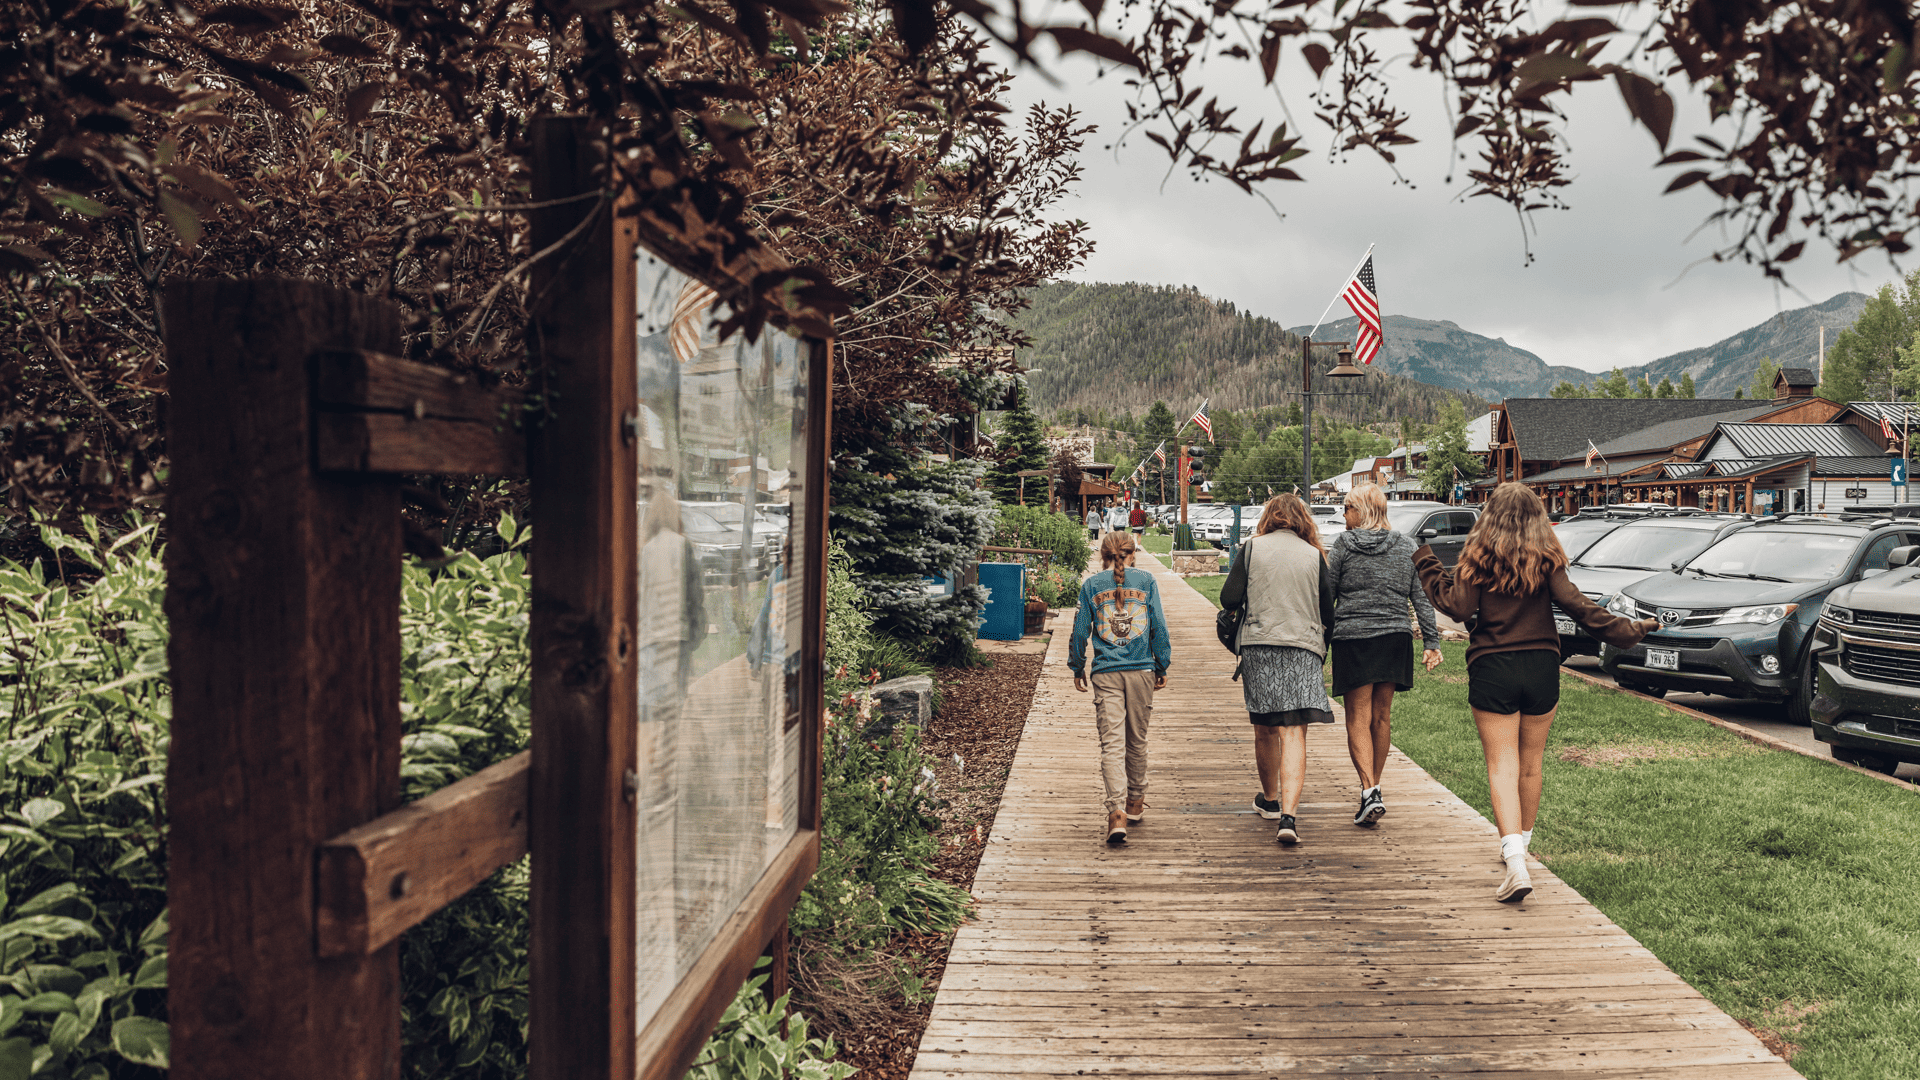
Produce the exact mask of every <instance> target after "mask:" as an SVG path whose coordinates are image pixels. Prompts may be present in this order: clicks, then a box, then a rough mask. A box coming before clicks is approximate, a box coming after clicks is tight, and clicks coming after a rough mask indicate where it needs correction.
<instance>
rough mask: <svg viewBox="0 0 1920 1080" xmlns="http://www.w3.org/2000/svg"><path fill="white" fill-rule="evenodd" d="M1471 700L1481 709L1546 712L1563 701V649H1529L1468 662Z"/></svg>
mask: <svg viewBox="0 0 1920 1080" xmlns="http://www.w3.org/2000/svg"><path fill="white" fill-rule="evenodd" d="M1467 704H1468V705H1469V706H1471V707H1473V708H1475V709H1479V710H1480V711H1481V712H1490V713H1501V714H1503V715H1504V714H1507V713H1525V714H1527V715H1528V716H1543V715H1545V714H1547V713H1550V712H1552V711H1553V709H1554V706H1556V705H1558V704H1560V651H1559V650H1558V649H1528V650H1526V651H1525V652H1503V653H1493V654H1491V655H1488V656H1482V657H1479V658H1478V659H1476V660H1474V662H1473V663H1471V664H1468V665H1467Z"/></svg>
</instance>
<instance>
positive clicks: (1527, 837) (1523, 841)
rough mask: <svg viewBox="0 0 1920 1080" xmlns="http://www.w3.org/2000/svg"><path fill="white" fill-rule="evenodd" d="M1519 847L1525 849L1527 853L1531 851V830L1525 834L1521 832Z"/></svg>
mask: <svg viewBox="0 0 1920 1080" xmlns="http://www.w3.org/2000/svg"><path fill="white" fill-rule="evenodd" d="M1520 846H1521V847H1523V848H1525V849H1526V850H1528V851H1532V850H1533V830H1532V829H1528V830H1527V831H1526V832H1523V833H1521V834H1520Z"/></svg>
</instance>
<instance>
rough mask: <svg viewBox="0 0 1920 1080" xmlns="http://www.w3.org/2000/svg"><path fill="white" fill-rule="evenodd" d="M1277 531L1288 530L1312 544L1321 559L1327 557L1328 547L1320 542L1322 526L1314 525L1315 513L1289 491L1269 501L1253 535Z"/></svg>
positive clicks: (1263, 534) (1261, 512)
mask: <svg viewBox="0 0 1920 1080" xmlns="http://www.w3.org/2000/svg"><path fill="white" fill-rule="evenodd" d="M1275 529H1285V530H1287V531H1288V532H1290V533H1292V534H1293V535H1295V536H1297V537H1299V538H1300V539H1302V540H1305V541H1306V542H1307V543H1309V544H1312V545H1313V547H1314V550H1316V551H1318V552H1319V553H1320V557H1321V558H1323V559H1324V558H1326V557H1327V548H1326V545H1325V544H1322V543H1321V542H1320V526H1318V525H1315V524H1314V523H1313V511H1311V510H1308V509H1307V504H1306V503H1304V502H1301V501H1300V496H1298V495H1295V494H1294V493H1292V492H1290V491H1289V492H1287V493H1286V494H1284V495H1275V496H1274V497H1273V498H1271V499H1268V500H1267V505H1266V506H1265V507H1264V508H1262V509H1261V511H1260V524H1259V525H1257V526H1255V527H1254V530H1253V534H1254V535H1255V536H1265V535H1267V534H1268V533H1270V532H1272V531H1274V530H1275Z"/></svg>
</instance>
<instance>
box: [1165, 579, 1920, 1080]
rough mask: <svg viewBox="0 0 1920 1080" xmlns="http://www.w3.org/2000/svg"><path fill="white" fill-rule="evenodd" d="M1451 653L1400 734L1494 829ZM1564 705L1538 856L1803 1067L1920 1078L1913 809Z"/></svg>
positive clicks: (1663, 725) (1694, 736) (1653, 715)
mask: <svg viewBox="0 0 1920 1080" xmlns="http://www.w3.org/2000/svg"><path fill="white" fill-rule="evenodd" d="M1211 580H1223V579H1206V578H1195V579H1192V583H1193V584H1195V585H1199V584H1200V583H1201V582H1207V581H1211ZM1201 591H1202V594H1203V595H1207V596H1209V597H1210V598H1212V599H1214V602H1215V603H1218V602H1219V601H1218V591H1217V586H1216V587H1215V589H1214V590H1213V591H1211V592H1209V591H1207V590H1205V589H1202V590H1201ZM1444 651H1445V653H1446V657H1447V662H1446V663H1445V664H1443V665H1442V666H1441V667H1440V669H1439V670H1438V671H1437V672H1434V673H1433V674H1431V675H1429V674H1427V673H1426V672H1424V671H1422V672H1418V673H1417V676H1416V688H1415V690H1414V692H1413V693H1410V694H1406V695H1402V696H1401V697H1399V698H1397V699H1396V700H1395V702H1394V725H1393V735H1394V739H1393V741H1394V743H1395V745H1397V746H1399V747H1400V749H1401V750H1402V751H1404V752H1405V753H1406V754H1407V756H1408V757H1410V758H1412V759H1413V760H1414V761H1416V762H1418V763H1419V764H1420V766H1421V767H1422V768H1424V769H1425V770H1427V772H1428V773H1429V774H1431V775H1432V776H1433V777H1434V779H1436V780H1438V781H1440V782H1441V783H1443V784H1445V785H1446V786H1447V787H1448V788H1449V789H1451V790H1452V791H1453V792H1454V793H1455V794H1456V795H1459V796H1460V797H1461V798H1462V799H1465V800H1466V801H1467V802H1469V803H1471V804H1472V805H1473V806H1474V808H1475V809H1477V810H1479V811H1480V812H1481V813H1482V814H1485V815H1486V816H1487V817H1488V818H1489V819H1491V817H1492V816H1493V813H1492V809H1491V807H1490V806H1489V805H1488V802H1487V792H1486V786H1487V785H1486V765H1485V762H1484V760H1483V759H1482V757H1481V755H1480V743H1479V739H1478V738H1477V737H1476V735H1475V734H1474V728H1473V720H1472V717H1471V716H1470V715H1469V713H1468V711H1467V702H1466V697H1467V686H1466V681H1467V680H1466V669H1465V663H1464V654H1465V651H1466V648H1465V645H1464V644H1462V643H1458V642H1448V643H1446V646H1445V648H1444ZM1561 694H1562V697H1561V706H1560V714H1559V718H1558V719H1557V720H1556V721H1555V723H1554V727H1553V734H1552V736H1551V737H1550V740H1549V744H1548V748H1547V761H1546V785H1547V789H1546V799H1545V803H1544V805H1543V806H1542V808H1541V812H1540V821H1539V823H1538V824H1537V826H1536V831H1535V835H1534V839H1533V852H1534V854H1535V855H1537V856H1538V857H1539V858H1540V860H1541V861H1542V862H1544V863H1545V864H1547V865H1548V866H1549V867H1551V868H1552V869H1553V872H1554V873H1555V874H1558V875H1559V876H1560V877H1561V878H1562V879H1563V880H1564V881H1566V882H1567V884H1568V885H1571V886H1572V887H1573V888H1575V889H1577V890H1579V892H1580V894H1581V895H1583V896H1585V897H1586V898H1587V899H1588V900H1590V901H1592V902H1593V903H1594V904H1595V905H1596V906H1598V907H1599V908H1600V910H1602V911H1604V912H1606V914H1607V916H1608V917H1609V918H1611V919H1613V920H1614V921H1615V922H1617V923H1619V924H1620V925H1621V926H1622V927H1624V928H1625V929H1626V930H1627V931H1628V932H1629V933H1631V934H1633V936H1634V937H1636V938H1638V939H1639V940H1640V941H1641V942H1642V943H1643V944H1645V945H1646V946H1647V947H1648V948H1649V949H1651V950H1653V952H1654V954H1655V955H1657V956H1659V957H1660V959H1661V960H1662V961H1664V962H1665V963H1666V964H1667V965H1668V966H1669V967H1671V968H1673V969H1674V970H1675V971H1676V972H1678V973H1679V974H1680V977H1681V978H1683V979H1685V980H1687V982H1689V983H1691V984H1692V985H1693V986H1694V987H1695V988H1697V989H1698V990H1700V992H1701V993H1703V994H1705V995H1706V996H1707V997H1708V998H1710V999H1712V1001H1713V1002H1714V1004H1716V1005H1718V1006H1719V1007H1720V1008H1722V1009H1724V1010H1726V1011H1727V1012H1728V1013H1729V1014H1731V1015H1733V1016H1734V1017H1736V1018H1738V1019H1741V1020H1745V1021H1747V1022H1749V1023H1752V1024H1754V1025H1755V1026H1757V1027H1761V1028H1765V1029H1769V1030H1771V1031H1773V1032H1775V1033H1777V1034H1778V1035H1780V1036H1781V1037H1782V1038H1783V1039H1784V1040H1786V1041H1787V1042H1788V1043H1790V1044H1792V1045H1793V1046H1794V1047H1795V1048H1796V1050H1795V1053H1794V1056H1793V1065H1794V1068H1796V1069H1798V1070H1799V1071H1800V1072H1801V1073H1802V1074H1803V1075H1805V1076H1808V1077H1814V1078H1818V1080H1829V1078H1830V1080H1843V1078H1844V1080H1859V1078H1867V1077H1915V1076H1920V897H1916V891H1917V890H1916V889H1915V883H1916V879H1917V878H1920V870H1917V869H1916V867H1920V797H1916V796H1915V795H1913V794H1912V793H1911V792H1908V791H1904V790H1902V789H1899V788H1895V787H1893V786H1891V785H1889V784H1886V783H1883V782H1881V781H1878V780H1874V779H1871V778H1869V777H1866V776H1862V775H1860V774H1858V773H1855V772H1852V771H1850V770H1846V769H1840V768H1836V767H1834V766H1833V765H1831V764H1828V763H1826V762H1823V761H1819V760H1816V759H1813V758H1808V757H1805V756H1803V755H1800V754H1791V753H1785V752H1782V751H1775V750H1766V749H1763V748H1761V747H1758V746H1755V745H1754V744H1752V743H1749V742H1747V741H1745V740H1744V739H1740V738H1738V737H1737V736H1734V735H1731V734H1729V733H1727V732H1725V731H1722V730H1720V729H1719V728H1716V727H1712V726H1710V725H1707V724H1704V723H1702V722H1700V721H1698V720H1695V719H1692V718H1691V717H1687V716H1684V715H1682V714H1679V713H1676V712H1672V711H1670V710H1668V709H1666V708H1664V707H1661V706H1659V705H1656V704H1654V703H1652V702H1648V701H1643V700H1640V699H1638V698H1633V697H1629V696H1628V695H1626V694H1622V693H1620V692H1618V691H1615V690H1610V689H1603V688H1598V687H1594V686H1592V685H1591V684H1588V683H1585V682H1582V681H1580V680H1578V679H1575V678H1573V677H1571V676H1564V677H1563V678H1562V680H1561Z"/></svg>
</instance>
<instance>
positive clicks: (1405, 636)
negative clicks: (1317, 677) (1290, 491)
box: [1327, 484, 1440, 825]
mask: <svg viewBox="0 0 1920 1080" xmlns="http://www.w3.org/2000/svg"><path fill="white" fill-rule="evenodd" d="M1345 510H1346V519H1347V530H1346V531H1345V532H1343V533H1341V534H1340V535H1339V536H1337V537H1335V538H1334V541H1333V546H1332V547H1331V548H1329V549H1328V550H1327V583H1328V585H1330V586H1331V587H1332V591H1333V603H1334V609H1333V693H1334V695H1335V696H1336V697H1339V698H1341V699H1342V703H1343V704H1344V705H1345V706H1346V713H1347V752H1348V753H1349V754H1351V755H1352V756H1353V768H1354V771H1356V772H1358V773H1359V774H1360V809H1359V810H1357V811H1356V812H1355V813H1354V815H1353V823H1354V824H1355V825H1372V824H1374V823H1375V822H1377V821H1379V820H1380V819H1381V818H1382V817H1384V816H1386V813H1387V804H1386V800H1384V799H1383V798H1381V796H1380V773H1381V771H1382V770H1383V769H1385V768H1386V765H1387V748H1388V746H1389V745H1390V744H1391V741H1392V737H1393V694H1394V691H1396V690H1411V689H1413V633H1412V631H1411V630H1410V629H1409V626H1408V622H1407V604H1408V603H1409V602H1411V603H1412V604H1413V610H1414V612H1415V613H1416V614H1417V615H1418V616H1419V618H1420V639H1421V642H1422V644H1423V645H1424V646H1425V654H1424V655H1423V656H1422V658H1421V659H1422V662H1423V663H1425V664H1426V667H1427V670H1428V671H1432V670H1433V669H1434V668H1435V667H1436V666H1438V665H1439V663H1440V630H1439V626H1438V625H1437V623H1436V622H1435V620H1434V617H1433V604H1432V602H1431V601H1429V600H1428V599H1427V591H1426V589H1424V588H1422V587H1421V585H1420V575H1418V574H1416V573H1414V570H1413V553H1414V551H1415V550H1417V547H1418V545H1416V544H1415V543H1414V542H1413V539H1412V538H1411V537H1409V536H1407V535H1405V534H1403V533H1399V532H1395V531H1394V529H1393V526H1392V525H1390V524H1389V523H1388V522H1387V498H1386V496H1385V495H1384V494H1382V493H1381V491H1380V488H1379V486H1378V485H1375V484H1358V485H1355V487H1354V489H1353V490H1352V491H1350V492H1348V493H1347V499H1346V508H1345Z"/></svg>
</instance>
